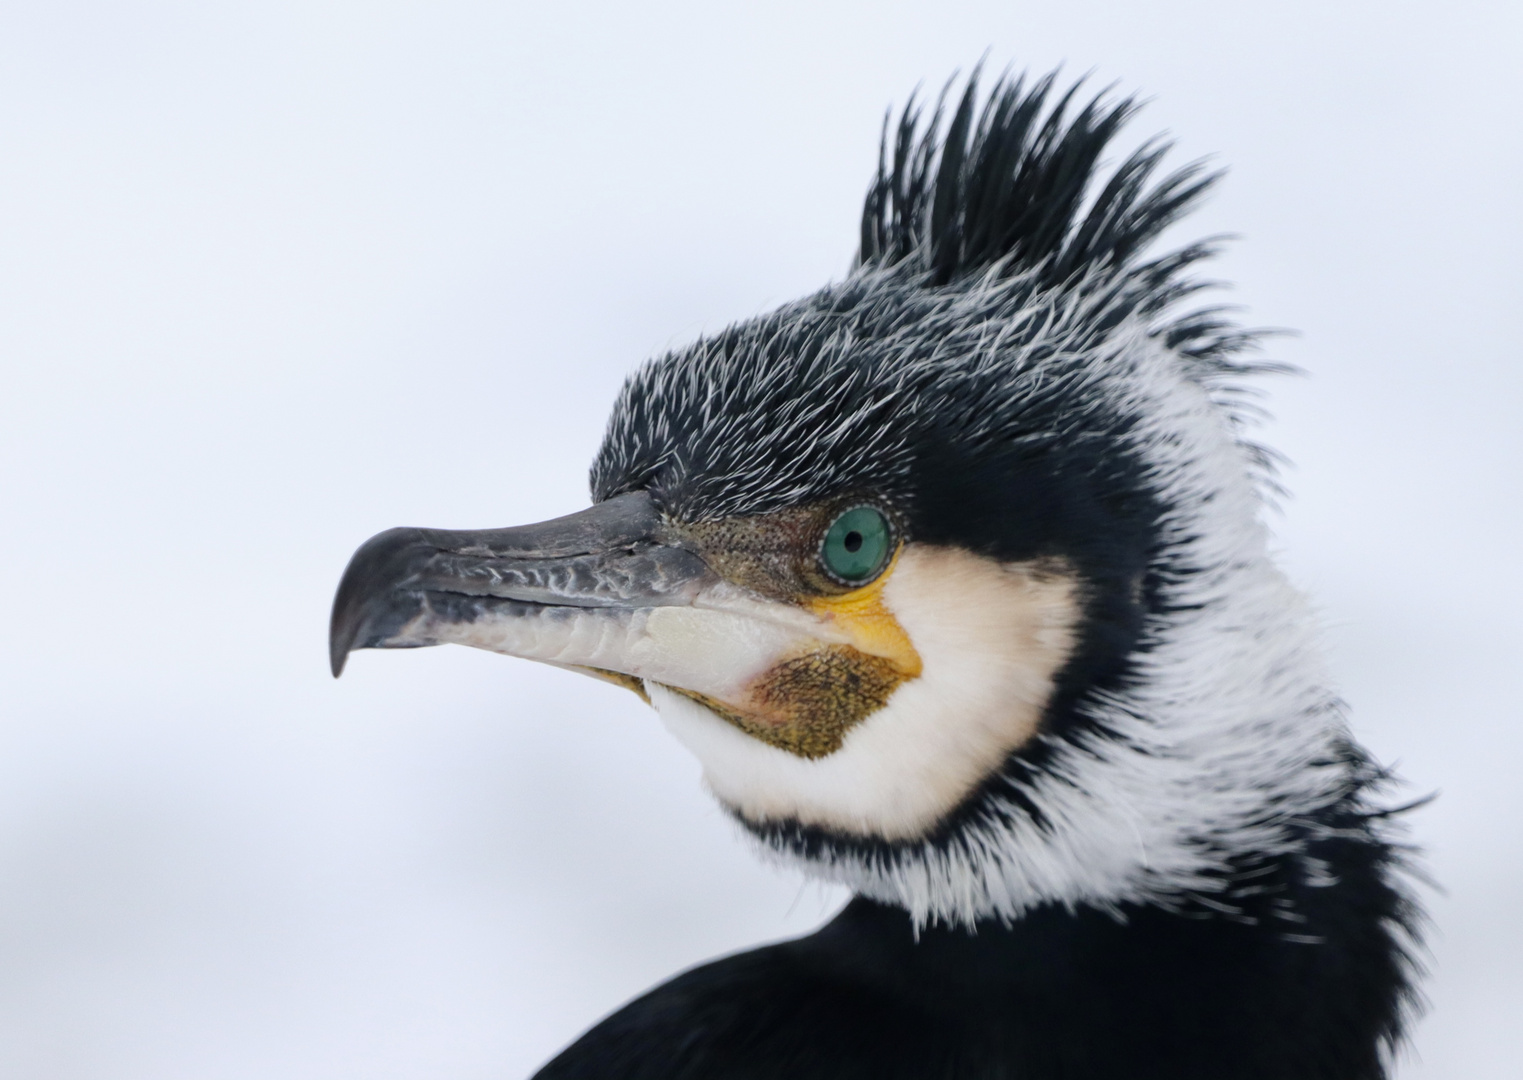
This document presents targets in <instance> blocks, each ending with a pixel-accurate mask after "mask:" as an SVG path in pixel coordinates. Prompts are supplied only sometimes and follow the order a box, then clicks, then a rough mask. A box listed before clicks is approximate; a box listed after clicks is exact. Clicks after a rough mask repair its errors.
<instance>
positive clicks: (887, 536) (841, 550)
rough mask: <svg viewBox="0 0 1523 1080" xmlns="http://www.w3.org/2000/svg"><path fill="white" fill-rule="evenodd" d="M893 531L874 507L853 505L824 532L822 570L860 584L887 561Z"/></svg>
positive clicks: (870, 577) (872, 575) (874, 574)
mask: <svg viewBox="0 0 1523 1080" xmlns="http://www.w3.org/2000/svg"><path fill="white" fill-rule="evenodd" d="M892 540H893V532H892V530H891V529H890V528H889V524H888V518H886V517H884V516H883V513H882V512H881V511H880V510H878V509H877V508H876V507H872V506H853V507H852V508H851V509H850V510H847V511H846V512H845V513H843V514H842V515H841V516H840V517H838V518H836V519H835V521H833V522H831V524H830V528H829V529H828V530H826V532H825V542H824V543H823V544H821V545H820V562H821V564H823V565H824V567H825V572H826V573H828V574H829V575H830V576H831V577H833V578H835V579H836V580H837V581H840V582H842V583H843V584H846V585H860V584H862V583H863V582H866V581H870V580H872V579H873V578H875V577H877V576H878V574H879V573H880V572H882V570H883V567H884V566H885V565H886V564H887V563H888V556H889V549H890V547H891V546H892Z"/></svg>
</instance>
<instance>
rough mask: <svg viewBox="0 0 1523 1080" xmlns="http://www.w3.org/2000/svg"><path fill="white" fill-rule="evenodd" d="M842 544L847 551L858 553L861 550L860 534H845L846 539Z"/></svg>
mask: <svg viewBox="0 0 1523 1080" xmlns="http://www.w3.org/2000/svg"><path fill="white" fill-rule="evenodd" d="M843 543H845V545H846V550H847V551H860V550H862V534H861V533H859V532H849V533H847V534H846V539H845V540H844V541H843Z"/></svg>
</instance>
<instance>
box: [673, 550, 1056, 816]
mask: <svg viewBox="0 0 1523 1080" xmlns="http://www.w3.org/2000/svg"><path fill="white" fill-rule="evenodd" d="M883 602H884V604H885V606H887V607H888V609H889V610H890V611H891V612H892V613H893V615H894V617H895V619H896V620H897V621H898V622H899V625H900V626H901V627H903V629H904V631H905V632H906V633H907V634H908V635H909V638H910V641H911V642H912V643H913V645H914V647H915V650H916V652H917V653H919V655H920V659H921V661H922V663H923V664H924V669H923V671H922V674H921V675H920V677H919V678H916V679H912V680H910V681H908V682H906V683H904V684H903V685H902V686H900V687H899V688H898V689H897V690H896V691H895V692H894V694H893V696H892V697H890V698H889V700H888V704H886V705H885V706H884V707H883V708H882V709H879V710H878V711H877V712H875V713H873V714H872V715H871V716H869V717H867V718H866V719H865V720H863V721H862V722H861V723H860V724H858V725H857V726H856V727H854V728H852V730H851V731H850V732H849V733H848V734H847V735H846V738H845V740H844V741H843V743H842V745H841V748H840V749H839V750H837V751H836V752H834V753H832V754H829V755H827V756H825V757H821V758H816V759H813V760H811V759H807V758H803V757H799V756H797V755H795V754H792V753H789V752H788V751H786V750H781V749H778V748H776V747H773V746H768V745H767V744H765V743H763V742H760V741H758V740H757V739H754V738H752V737H751V736H749V735H746V734H745V733H744V732H742V731H741V730H739V729H738V728H736V727H735V726H733V725H732V724H729V723H727V722H726V721H725V720H723V719H721V718H720V717H719V716H717V715H716V714H714V713H713V712H711V711H710V710H708V709H706V708H704V707H703V706H702V705H700V704H698V703H697V702H694V701H692V700H691V699H689V698H686V697H683V696H681V695H679V694H674V693H672V692H671V691H670V690H667V689H665V688H664V687H662V686H660V685H658V684H656V683H655V682H654V681H652V682H647V684H646V690H647V692H648V693H649V694H650V698H651V702H652V704H654V705H655V706H656V708H657V710H658V711H659V712H660V714H661V719H662V721H663V722H664V723H665V724H666V726H667V728H668V729H669V730H670V731H671V732H672V734H673V735H675V736H676V737H677V738H678V739H679V740H681V741H682V743H683V744H684V745H686V746H687V747H688V749H690V750H691V751H692V752H693V753H694V754H696V755H697V757H698V759H699V761H700V762H701V763H702V765H703V769H704V777H705V779H706V781H707V782H708V785H709V787H710V789H711V790H712V791H713V792H714V794H715V795H716V796H717V797H718V798H719V799H720V800H721V801H722V802H724V803H726V804H727V805H728V806H730V807H732V808H733V809H734V810H736V811H737V812H739V813H740V814H741V815H743V816H744V817H746V818H747V819H749V820H752V821H756V822H761V821H778V820H793V821H798V822H801V823H803V824H806V825H815V826H823V827H826V828H830V829H833V830H837V831H841V832H846V833H852V834H857V835H861V836H875V837H881V838H883V839H888V840H904V839H912V838H915V837H919V836H922V835H924V834H925V833H926V832H927V831H928V830H929V829H931V828H932V827H933V826H934V825H935V824H936V823H937V822H938V821H939V820H941V818H943V817H944V816H945V815H946V814H947V813H948V812H950V811H951V810H952V809H954V808H955V807H956V806H957V805H958V804H959V803H960V802H961V801H962V800H963V799H964V798H965V797H966V796H967V795H968V794H969V792H971V791H972V790H973V788H974V787H976V786H977V785H978V783H979V782H980V781H982V780H983V779H985V778H986V777H987V776H989V775H990V774H992V773H993V772H994V771H995V770H996V769H998V768H999V767H1000V765H1001V764H1002V763H1003V761H1004V760H1005V758H1006V756H1008V755H1009V754H1010V752H1011V751H1013V750H1015V749H1017V748H1018V747H1020V746H1021V745H1022V744H1024V743H1025V742H1026V741H1027V740H1029V739H1030V738H1031V737H1032V736H1033V735H1034V734H1035V733H1036V730H1037V727H1038V725H1039V724H1040V722H1041V717H1042V712H1043V710H1044V708H1045V707H1046V705H1047V701H1048V699H1049V698H1050V697H1051V694H1052V688H1053V682H1054V679H1055V678H1056V676H1057V674H1058V672H1059V670H1060V669H1061V668H1062V666H1063V664H1064V663H1065V662H1066V661H1067V659H1068V657H1069V656H1070V655H1071V653H1072V652H1073V648H1074V642H1075V640H1076V627H1077V622H1078V616H1079V596H1078V581H1077V579H1076V578H1075V576H1074V575H1073V574H1072V572H1071V571H1069V570H1068V569H1067V568H1066V567H1063V566H1061V565H1059V566H1058V567H1054V566H1051V565H1042V566H1037V565H1033V564H1002V563H998V562H996V561H994V560H992V559H987V558H984V557H982V556H978V555H973V554H971V553H969V552H966V551H963V550H961V549H957V548H947V547H932V546H929V545H923V544H911V545H908V546H907V547H906V548H905V549H904V551H903V552H902V553H901V554H900V556H899V562H898V564H897V566H896V567H895V569H894V573H893V577H892V578H890V580H889V581H888V583H887V585H886V586H885V588H884V590H883Z"/></svg>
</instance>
